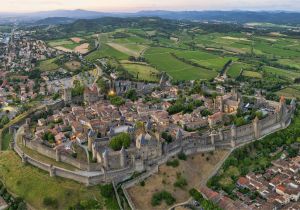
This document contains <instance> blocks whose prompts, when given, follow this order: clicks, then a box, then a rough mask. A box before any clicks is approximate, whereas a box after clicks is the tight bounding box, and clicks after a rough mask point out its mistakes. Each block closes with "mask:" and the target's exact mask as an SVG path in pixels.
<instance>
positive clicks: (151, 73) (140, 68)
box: [122, 64, 159, 82]
mask: <svg viewBox="0 0 300 210" xmlns="http://www.w3.org/2000/svg"><path fill="white" fill-rule="evenodd" d="M122 66H123V68H125V69H126V70H127V71H128V72H129V73H130V74H131V75H132V76H133V77H134V78H137V75H138V80H145V81H152V82H158V81H159V77H158V75H159V72H158V71H157V70H156V69H154V68H152V67H151V66H147V65H141V64H122Z"/></svg>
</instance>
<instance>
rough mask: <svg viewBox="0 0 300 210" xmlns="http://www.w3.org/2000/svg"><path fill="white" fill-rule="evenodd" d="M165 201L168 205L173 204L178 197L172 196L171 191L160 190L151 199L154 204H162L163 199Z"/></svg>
mask: <svg viewBox="0 0 300 210" xmlns="http://www.w3.org/2000/svg"><path fill="white" fill-rule="evenodd" d="M163 200H164V201H165V202H166V204H167V205H169V206H170V205H172V204H174V203H175V201H176V199H175V198H174V197H173V196H172V194H171V193H169V192H168V191H165V190H163V191H160V192H156V193H154V194H153V196H152V199H151V205H152V206H158V205H160V204H161V202H162V201H163Z"/></svg>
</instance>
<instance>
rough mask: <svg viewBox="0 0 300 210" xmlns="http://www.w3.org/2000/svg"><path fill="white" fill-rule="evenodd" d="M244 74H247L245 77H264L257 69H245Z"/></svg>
mask: <svg viewBox="0 0 300 210" xmlns="http://www.w3.org/2000/svg"><path fill="white" fill-rule="evenodd" d="M243 76H245V77H253V78H258V79H261V78H262V75H261V73H259V72H256V71H248V70H245V71H243Z"/></svg>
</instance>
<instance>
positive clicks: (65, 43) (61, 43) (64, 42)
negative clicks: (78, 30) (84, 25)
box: [48, 39, 80, 50]
mask: <svg viewBox="0 0 300 210" xmlns="http://www.w3.org/2000/svg"><path fill="white" fill-rule="evenodd" d="M48 45H49V46H50V47H64V48H67V49H70V50H73V49H74V48H75V47H77V46H79V45H80V43H76V42H73V41H72V40H69V39H57V40H52V41H50V42H48Z"/></svg>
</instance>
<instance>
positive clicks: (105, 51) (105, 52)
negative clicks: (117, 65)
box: [86, 44, 128, 61]
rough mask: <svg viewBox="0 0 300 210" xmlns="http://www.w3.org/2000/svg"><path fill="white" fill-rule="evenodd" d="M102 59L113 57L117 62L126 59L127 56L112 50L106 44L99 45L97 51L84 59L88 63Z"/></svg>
mask: <svg viewBox="0 0 300 210" xmlns="http://www.w3.org/2000/svg"><path fill="white" fill-rule="evenodd" d="M104 57H113V58H116V59H118V60H126V59H128V55H126V54H125V53H122V52H120V51H118V50H116V49H114V48H112V47H111V46H109V45H107V44H104V45H101V47H100V49H99V50H97V51H95V52H92V53H91V54H89V55H88V56H86V59H87V60H89V61H95V60H97V59H99V58H104Z"/></svg>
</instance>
